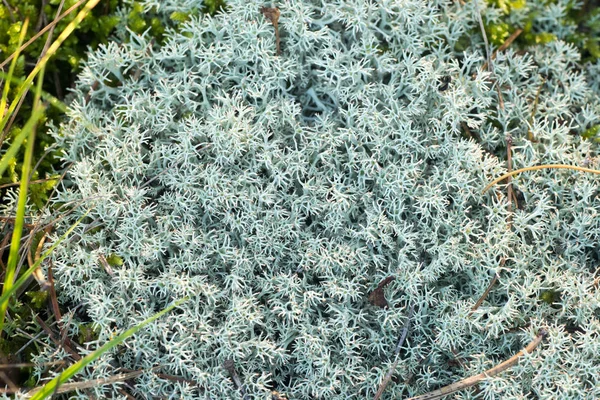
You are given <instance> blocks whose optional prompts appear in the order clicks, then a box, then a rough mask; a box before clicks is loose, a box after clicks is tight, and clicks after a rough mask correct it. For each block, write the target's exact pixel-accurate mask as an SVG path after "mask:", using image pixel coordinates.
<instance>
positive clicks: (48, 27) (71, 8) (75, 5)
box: [0, 0, 85, 69]
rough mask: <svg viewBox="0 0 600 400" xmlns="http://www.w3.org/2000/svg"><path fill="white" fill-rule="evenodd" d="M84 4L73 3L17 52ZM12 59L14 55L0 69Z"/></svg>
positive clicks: (0, 64) (81, 1)
mask: <svg viewBox="0 0 600 400" xmlns="http://www.w3.org/2000/svg"><path fill="white" fill-rule="evenodd" d="M84 2H85V0H79V1H78V2H77V3H75V4H74V5H73V6H71V7H70V8H69V9H68V10H67V11H65V12H64V13H62V14H60V15H59V16H58V18H55V19H54V21H52V22H51V23H49V24H48V25H46V26H45V27H43V28H42V30H40V31H39V32H38V33H36V34H35V35H33V36H32V37H31V39H29V40H28V41H27V42H25V43H24V44H23V45H22V46H21V47H20V48H19V52H21V51H23V50H24V49H26V48H27V46H29V45H30V44H31V43H33V42H35V41H36V39H37V38H39V37H40V36H42V35H43V34H44V33H46V32H47V31H48V30H49V29H52V28H54V27H55V26H56V24H57V23H59V22H60V20H61V19H63V18H64V17H66V16H67V15H69V14H71V12H72V11H73V10H75V9H76V8H77V7H79V6H80V5H82V4H83V3H84ZM13 57H14V54H13V55H11V56H10V57H8V58H7V59H6V60H4V61H3V62H2V63H0V69H2V68H4V67H5V66H6V64H7V63H9V62H10V60H12V59H13Z"/></svg>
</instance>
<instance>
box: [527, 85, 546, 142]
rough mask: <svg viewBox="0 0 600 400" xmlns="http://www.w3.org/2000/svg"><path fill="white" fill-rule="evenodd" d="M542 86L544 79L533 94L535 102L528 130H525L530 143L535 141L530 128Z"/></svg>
mask: <svg viewBox="0 0 600 400" xmlns="http://www.w3.org/2000/svg"><path fill="white" fill-rule="evenodd" d="M544 84H546V79H545V78H544V79H543V80H542V83H541V84H540V86H539V87H538V90H537V92H536V94H535V100H534V101H533V108H532V110H531V116H530V117H529V128H528V129H527V139H529V141H530V142H535V141H536V140H535V136H533V132H532V131H531V126H532V125H533V118H534V117H535V113H536V112H537V107H538V103H539V101H540V93H542V88H543V87H544Z"/></svg>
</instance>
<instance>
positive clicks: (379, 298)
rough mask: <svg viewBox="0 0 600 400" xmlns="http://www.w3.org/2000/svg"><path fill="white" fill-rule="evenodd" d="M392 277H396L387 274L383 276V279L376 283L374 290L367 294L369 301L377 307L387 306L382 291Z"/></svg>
mask: <svg viewBox="0 0 600 400" xmlns="http://www.w3.org/2000/svg"><path fill="white" fill-rule="evenodd" d="M394 279H396V278H394V277H393V276H388V277H387V278H385V279H384V280H382V281H381V282H379V285H377V288H375V290H373V291H372V292H371V293H370V294H369V303H371V304H373V305H374V306H377V307H381V308H388V302H387V300H386V299H385V294H384V292H383V289H384V288H385V287H386V286H387V285H388V284H389V283H390V282H391V281H393V280H394Z"/></svg>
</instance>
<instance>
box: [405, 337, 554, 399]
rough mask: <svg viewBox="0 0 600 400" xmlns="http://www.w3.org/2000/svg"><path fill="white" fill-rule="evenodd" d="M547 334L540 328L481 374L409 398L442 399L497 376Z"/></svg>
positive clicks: (533, 348) (515, 362) (532, 348)
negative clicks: (517, 348)
mask: <svg viewBox="0 0 600 400" xmlns="http://www.w3.org/2000/svg"><path fill="white" fill-rule="evenodd" d="M546 335H548V331H546V330H545V329H540V331H539V332H538V334H537V336H536V337H535V338H534V339H533V340H532V341H531V343H529V344H528V345H527V346H526V347H525V348H524V349H523V350H521V351H519V352H518V353H517V354H515V355H514V356H512V357H511V358H509V359H508V360H506V361H504V362H502V363H500V364H498V365H496V366H495V367H493V368H490V369H488V370H487V371H485V372H482V373H480V374H477V375H474V376H471V377H469V378H466V379H463V380H461V381H458V382H455V383H452V384H450V385H448V386H444V387H443V388H441V389H437V390H434V391H431V392H429V393H426V394H423V395H420V396H416V397H411V398H410V399H408V400H435V399H441V398H442V397H444V396H448V395H450V394H452V393H455V392H458V391H460V390H463V389H466V388H468V387H471V386H473V385H476V384H478V383H480V382H482V381H483V380H485V379H487V378H491V377H493V376H496V375H498V374H500V373H501V372H503V371H506V370H507V369H509V368H511V367H513V366H514V365H516V364H517V363H518V362H519V359H520V358H521V357H522V356H523V355H525V353H531V352H532V351H533V350H535V348H536V347H537V346H538V345H539V344H540V343H541V342H542V340H543V339H544V337H546Z"/></svg>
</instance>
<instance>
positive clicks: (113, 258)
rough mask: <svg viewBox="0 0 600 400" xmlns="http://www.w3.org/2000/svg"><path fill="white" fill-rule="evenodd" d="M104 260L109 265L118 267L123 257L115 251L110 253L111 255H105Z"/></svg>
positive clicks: (121, 263)
mask: <svg viewBox="0 0 600 400" xmlns="http://www.w3.org/2000/svg"><path fill="white" fill-rule="evenodd" d="M106 262H107V263H108V264H109V265H110V266H111V267H120V266H121V265H123V259H122V258H121V257H119V256H118V255H117V254H115V253H112V254H111V255H109V256H108V257H106Z"/></svg>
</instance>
